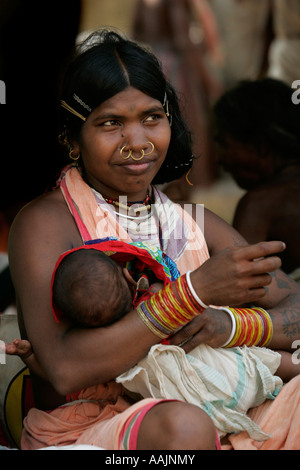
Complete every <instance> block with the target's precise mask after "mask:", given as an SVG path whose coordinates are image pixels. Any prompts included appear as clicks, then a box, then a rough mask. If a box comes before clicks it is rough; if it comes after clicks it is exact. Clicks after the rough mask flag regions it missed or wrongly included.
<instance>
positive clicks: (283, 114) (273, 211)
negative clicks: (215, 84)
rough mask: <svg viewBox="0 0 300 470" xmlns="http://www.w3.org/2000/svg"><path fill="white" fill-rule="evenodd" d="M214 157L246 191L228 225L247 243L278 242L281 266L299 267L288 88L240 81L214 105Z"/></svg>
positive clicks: (298, 168)
mask: <svg viewBox="0 0 300 470" xmlns="http://www.w3.org/2000/svg"><path fill="white" fill-rule="evenodd" d="M213 114H214V128H215V139H216V142H217V144H218V160H219V163H220V165H221V166H222V167H223V168H224V169H225V170H226V171H228V172H229V173H230V174H231V175H232V177H233V178H234V180H235V181H236V183H237V184H238V185H239V186H240V187H241V188H243V189H244V190H246V193H245V195H244V196H243V197H242V198H241V199H240V201H239V203H238V205H237V208H236V212H235V216H234V220H233V225H234V226H235V227H236V228H237V229H238V231H239V232H240V233H241V234H242V235H243V236H244V237H245V238H246V239H247V240H248V241H249V242H250V243H255V242H258V241H262V240H282V241H284V242H285V243H286V245H287V248H286V251H285V252H284V253H283V254H282V263H283V264H282V268H283V270H284V271H285V272H286V273H288V274H292V273H293V272H295V271H296V270H297V269H298V268H299V267H300V244H299V236H300V217H299V213H300V106H296V105H294V104H293V103H292V100H291V88H290V86H288V85H287V84H285V83H284V82H282V81H279V80H276V79H271V78H265V79H262V80H256V81H244V82H241V83H240V84H239V85H237V86H236V87H235V88H233V89H232V90H230V91H227V92H226V93H225V94H224V95H223V96H222V97H221V98H220V99H219V101H218V102H217V103H216V104H215V106H214V113H213Z"/></svg>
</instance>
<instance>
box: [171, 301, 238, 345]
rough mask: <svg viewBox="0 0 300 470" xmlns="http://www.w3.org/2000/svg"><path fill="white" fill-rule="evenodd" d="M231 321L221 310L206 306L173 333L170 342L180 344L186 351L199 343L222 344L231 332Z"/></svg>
mask: <svg viewBox="0 0 300 470" xmlns="http://www.w3.org/2000/svg"><path fill="white" fill-rule="evenodd" d="M231 327H232V322H231V318H230V316H229V315H228V313H226V312H224V311H223V310H217V309H213V308H207V309H205V310H204V312H203V313H202V314H201V315H198V317H196V318H194V319H193V320H192V321H191V322H190V323H188V324H187V325H186V326H184V327H183V328H182V329H181V330H180V331H178V332H177V333H175V334H174V335H173V336H172V338H171V340H170V342H171V344H172V345H175V346H182V348H183V349H184V350H185V352H186V353H188V352H190V351H191V350H192V349H194V348H195V347H196V346H199V344H208V345H209V346H211V347H213V348H218V347H221V346H223V344H225V343H226V341H227V340H228V338H229V336H230V333H231Z"/></svg>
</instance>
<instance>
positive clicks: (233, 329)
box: [221, 308, 236, 348]
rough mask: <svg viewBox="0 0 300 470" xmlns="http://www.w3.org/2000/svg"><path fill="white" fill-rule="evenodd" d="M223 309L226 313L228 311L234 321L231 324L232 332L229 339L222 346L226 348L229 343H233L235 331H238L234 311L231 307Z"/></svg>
mask: <svg viewBox="0 0 300 470" xmlns="http://www.w3.org/2000/svg"><path fill="white" fill-rule="evenodd" d="M222 310H223V311H224V312H226V313H228V315H229V316H230V318H231V322H232V325H231V333H230V336H229V338H228V340H227V341H226V343H225V344H223V346H221V348H226V347H227V345H228V344H229V343H231V341H232V339H233V337H234V335H235V332H236V319H235V316H234V315H233V313H232V311H231V310H230V308H222Z"/></svg>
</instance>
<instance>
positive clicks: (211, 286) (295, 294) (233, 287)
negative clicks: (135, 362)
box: [172, 210, 300, 352]
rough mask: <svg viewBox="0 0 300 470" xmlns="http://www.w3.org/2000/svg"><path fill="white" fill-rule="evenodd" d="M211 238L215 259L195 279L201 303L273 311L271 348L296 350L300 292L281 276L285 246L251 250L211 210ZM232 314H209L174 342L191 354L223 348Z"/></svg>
mask: <svg viewBox="0 0 300 470" xmlns="http://www.w3.org/2000/svg"><path fill="white" fill-rule="evenodd" d="M204 232H205V238H206V241H207V244H208V248H209V251H210V254H211V259H210V260H208V261H207V262H206V263H204V264H203V265H202V266H201V267H200V268H198V269H197V270H196V271H194V272H193V273H192V275H191V280H192V283H193V286H194V288H195V290H196V292H197V294H198V295H199V297H200V298H201V299H202V300H203V301H204V302H205V303H206V304H208V305H218V306H220V305H231V306H236V305H246V304H249V303H250V304H255V305H257V306H261V307H263V308H265V309H266V310H268V312H269V313H270V315H271V318H272V321H273V326H274V335H273V340H272V342H271V343H270V346H271V347H273V348H281V349H286V350H290V349H291V345H292V342H293V341H294V340H295V339H297V338H298V337H299V333H300V287H299V286H298V284H296V283H295V282H293V281H292V280H291V279H290V278H288V277H287V276H286V275H285V274H284V273H283V272H281V271H280V270H278V268H279V267H280V259H279V258H278V257H277V256H274V254H276V252H277V253H278V252H280V251H281V250H283V249H284V244H282V243H281V242H268V243H267V242H263V243H258V244H256V245H248V244H247V242H246V241H245V240H244V238H243V237H241V236H240V235H239V233H238V232H237V231H236V230H235V229H233V228H232V227H231V226H230V225H229V224H227V223H226V222H224V221H223V220H222V219H220V218H219V217H217V216H216V215H214V214H213V213H211V212H210V211H208V210H205V224H204ZM230 328H231V321H230V318H229V317H228V315H227V314H226V313H223V312H220V311H217V310H212V309H207V310H206V311H205V312H204V313H203V314H202V315H200V316H199V317H197V318H196V319H195V320H193V321H192V322H191V323H190V324H189V325H187V326H186V327H185V328H184V329H183V330H181V331H180V332H179V333H178V334H176V335H175V336H174V338H173V340H172V342H173V343H174V344H181V343H182V342H184V341H185V340H186V339H187V338H188V337H192V336H193V339H192V340H190V341H189V342H187V343H186V345H185V346H184V348H185V350H186V351H187V352H188V351H190V350H191V349H193V348H194V347H195V346H196V345H197V344H200V343H207V344H210V345H212V346H214V347H217V346H221V345H222V344H224V343H225V341H226V339H228V337H229V334H230Z"/></svg>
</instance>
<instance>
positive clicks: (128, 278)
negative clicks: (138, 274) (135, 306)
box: [123, 268, 137, 287]
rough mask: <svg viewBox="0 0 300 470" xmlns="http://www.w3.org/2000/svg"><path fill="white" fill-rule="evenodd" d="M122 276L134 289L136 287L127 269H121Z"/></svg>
mask: <svg viewBox="0 0 300 470" xmlns="http://www.w3.org/2000/svg"><path fill="white" fill-rule="evenodd" d="M123 274H124V277H125V279H126V281H127V282H129V283H130V284H132V285H133V286H134V287H136V286H137V283H136V282H135V280H134V279H133V277H132V276H131V274H130V273H129V271H128V269H127V268H123Z"/></svg>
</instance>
